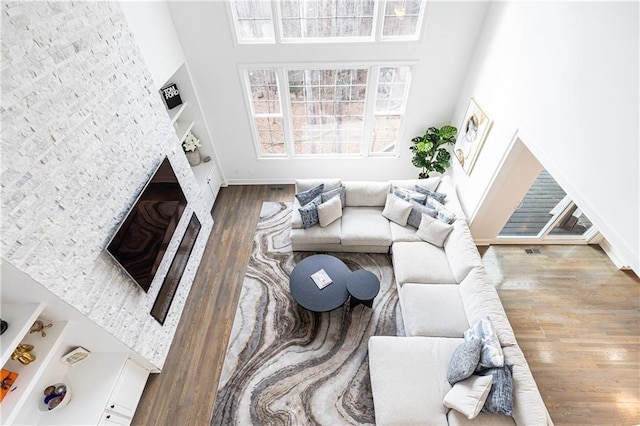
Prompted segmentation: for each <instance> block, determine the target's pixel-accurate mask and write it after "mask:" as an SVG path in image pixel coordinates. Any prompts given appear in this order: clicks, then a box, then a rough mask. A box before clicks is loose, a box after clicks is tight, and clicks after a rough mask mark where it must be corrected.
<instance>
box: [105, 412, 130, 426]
mask: <svg viewBox="0 0 640 426" xmlns="http://www.w3.org/2000/svg"><path fill="white" fill-rule="evenodd" d="M98 424H99V425H125V426H128V425H130V424H131V417H122V416H119V415H117V414H114V413H112V412H110V411H105V412H104V413H102V418H101V419H100V423H98Z"/></svg>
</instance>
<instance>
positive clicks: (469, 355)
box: [447, 336, 482, 386]
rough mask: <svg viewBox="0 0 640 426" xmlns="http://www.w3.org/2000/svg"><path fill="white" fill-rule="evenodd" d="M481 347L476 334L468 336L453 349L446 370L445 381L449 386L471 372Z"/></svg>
mask: <svg viewBox="0 0 640 426" xmlns="http://www.w3.org/2000/svg"><path fill="white" fill-rule="evenodd" d="M481 349H482V341H481V340H480V339H479V338H477V337H476V336H470V337H469V338H468V339H465V341H464V343H462V344H461V345H460V346H458V347H457V348H456V350H455V351H453V356H452V357H451V361H449V369H448V370H447V381H448V382H449V384H450V385H451V386H453V385H454V384H455V383H458V382H459V381H461V380H464V379H466V378H467V377H470V376H471V375H472V374H473V372H474V371H475V370H476V367H477V366H478V361H480V351H481Z"/></svg>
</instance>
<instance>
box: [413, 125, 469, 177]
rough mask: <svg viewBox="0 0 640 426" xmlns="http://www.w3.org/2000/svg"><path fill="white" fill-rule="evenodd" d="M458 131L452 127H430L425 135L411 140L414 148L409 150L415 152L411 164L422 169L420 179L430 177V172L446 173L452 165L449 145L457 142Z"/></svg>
mask: <svg viewBox="0 0 640 426" xmlns="http://www.w3.org/2000/svg"><path fill="white" fill-rule="evenodd" d="M457 132H458V129H456V128H455V127H453V126H451V125H446V126H442V127H441V128H439V129H438V128H436V127H429V128H428V129H427V131H426V132H425V134H424V135H422V136H416V137H415V138H413V139H411V142H413V146H410V147H409V149H410V150H411V152H413V158H412V159H411V163H412V164H413V165H414V166H416V167H418V168H420V169H422V172H420V174H419V175H418V177H419V178H420V179H425V178H428V177H429V173H430V172H438V173H444V172H445V170H446V169H447V167H449V166H450V165H451V161H450V160H451V154H450V153H449V151H447V149H446V147H447V145H452V144H453V143H454V142H455V140H456V139H455V138H456V133H457Z"/></svg>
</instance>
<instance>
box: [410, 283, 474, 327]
mask: <svg viewBox="0 0 640 426" xmlns="http://www.w3.org/2000/svg"><path fill="white" fill-rule="evenodd" d="M400 307H401V309H402V318H403V321H404V328H405V333H406V335H407V336H432V337H459V338H460V337H463V335H464V332H465V331H466V330H467V329H468V328H469V322H468V321H467V315H466V313H465V310H464V305H463V304H462V298H461V297H460V289H459V286H458V284H441V285H430V284H415V283H405V284H404V285H403V286H402V288H401V289H400Z"/></svg>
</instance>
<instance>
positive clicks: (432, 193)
mask: <svg viewBox="0 0 640 426" xmlns="http://www.w3.org/2000/svg"><path fill="white" fill-rule="evenodd" d="M416 192H419V193H420V194H423V195H424V198H425V200H426V199H427V197H433V198H435V199H436V200H438V201H439V202H441V203H442V204H444V200H445V199H446V198H447V194H445V193H444V192H435V191H430V190H428V189H427V188H422V187H420V186H418V185H416Z"/></svg>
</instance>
